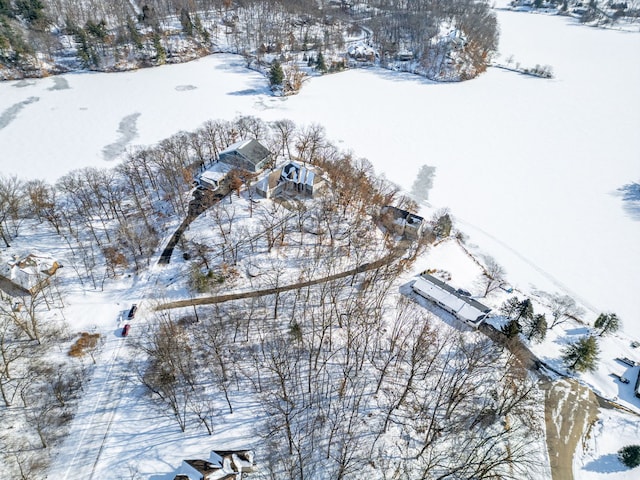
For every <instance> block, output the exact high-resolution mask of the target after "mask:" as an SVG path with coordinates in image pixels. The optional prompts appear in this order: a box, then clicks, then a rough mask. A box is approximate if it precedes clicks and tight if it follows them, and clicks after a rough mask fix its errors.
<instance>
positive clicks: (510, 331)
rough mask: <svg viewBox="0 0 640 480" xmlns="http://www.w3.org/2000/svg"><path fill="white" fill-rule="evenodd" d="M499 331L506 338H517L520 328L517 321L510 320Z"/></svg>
mask: <svg viewBox="0 0 640 480" xmlns="http://www.w3.org/2000/svg"><path fill="white" fill-rule="evenodd" d="M500 330H501V331H502V333H504V334H505V335H506V336H507V338H514V337H517V336H518V334H519V333H520V332H521V331H522V328H521V327H520V324H519V323H518V321H517V320H510V321H509V323H507V324H506V325H503V326H502V328H501V329H500Z"/></svg>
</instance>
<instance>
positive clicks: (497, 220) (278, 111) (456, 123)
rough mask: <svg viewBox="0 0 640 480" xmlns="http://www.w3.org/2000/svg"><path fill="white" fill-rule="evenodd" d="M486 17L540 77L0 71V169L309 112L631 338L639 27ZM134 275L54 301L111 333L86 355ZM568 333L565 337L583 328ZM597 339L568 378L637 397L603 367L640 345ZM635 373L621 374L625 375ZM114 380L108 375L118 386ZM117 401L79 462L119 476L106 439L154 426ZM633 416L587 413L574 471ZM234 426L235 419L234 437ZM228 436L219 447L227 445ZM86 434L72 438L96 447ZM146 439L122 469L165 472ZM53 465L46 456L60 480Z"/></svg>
mask: <svg viewBox="0 0 640 480" xmlns="http://www.w3.org/2000/svg"><path fill="white" fill-rule="evenodd" d="M498 15H499V20H500V25H501V32H502V37H501V52H502V54H503V55H502V60H504V59H505V58H506V57H508V56H510V55H513V57H514V60H515V61H516V62H520V63H521V65H522V66H534V65H535V64H541V65H545V64H548V65H551V66H552V68H553V71H554V74H555V78H554V79H552V80H543V79H538V78H533V77H527V76H523V75H520V74H517V73H513V72H508V71H504V70H500V69H490V70H489V71H488V72H487V73H486V74H484V75H482V76H481V77H480V78H478V79H476V80H473V81H470V82H465V83H462V84H434V83H432V82H429V81H426V80H424V79H421V78H417V77H413V76H410V75H401V74H397V73H393V72H388V71H384V70H379V69H367V70H352V71H347V72H344V73H341V74H337V75H331V76H325V77H321V78H314V79H312V80H309V81H308V82H307V84H306V85H305V87H304V88H303V90H302V92H301V93H300V94H299V95H297V96H295V97H289V98H286V99H282V98H275V97H271V96H269V94H268V90H267V84H266V80H265V79H264V78H263V77H261V76H260V75H258V74H256V73H255V72H251V71H247V70H245V69H244V67H243V65H244V63H243V60H242V59H241V58H239V57H233V56H229V55H221V56H212V57H207V58H204V59H201V60H198V61H195V62H191V63H188V64H182V65H172V66H165V67H160V68H157V69H151V70H140V71H138V72H128V73H120V74H90V73H87V74H72V75H65V76H62V77H59V78H57V79H42V80H29V81H25V82H9V83H4V84H0V172H1V173H2V174H5V175H7V174H18V175H20V176H21V177H24V178H45V179H48V180H51V181H54V180H55V179H56V178H58V177H59V176H61V175H63V174H64V173H66V172H67V171H69V170H70V169H73V168H79V167H82V166H86V165H97V166H109V165H112V164H113V161H117V160H114V158H115V157H114V155H116V154H117V152H118V151H121V150H122V149H123V148H125V147H126V146H128V145H135V144H150V143H154V142H156V141H159V140H161V139H162V138H165V137H167V136H169V135H170V134H172V133H175V132H176V131H179V130H191V129H194V128H196V127H198V126H199V125H200V124H201V123H202V122H204V121H205V120H207V119H210V118H214V119H215V118H233V117H235V116H237V115H239V114H244V115H247V114H250V115H256V116H260V117H262V118H264V119H266V120H275V119H280V118H291V119H292V120H294V121H296V122H298V123H309V122H318V123H320V124H322V125H324V126H325V127H326V129H327V132H328V134H329V137H330V138H333V139H335V140H336V141H339V142H341V143H340V144H341V145H343V146H344V147H345V148H348V149H352V150H353V151H354V152H355V154H356V155H358V156H363V157H367V158H369V159H370V160H371V161H372V163H373V164H374V166H375V168H376V170H377V171H379V172H383V173H384V174H385V175H386V176H387V177H388V178H389V179H391V180H393V181H394V182H397V183H398V184H399V185H401V186H402V187H403V188H405V189H407V190H409V189H410V188H411V185H412V183H413V180H414V178H415V175H416V173H417V171H418V169H419V168H420V166H422V165H424V164H427V165H430V166H435V167H436V178H435V184H434V188H433V190H432V191H431V195H430V200H431V204H432V205H434V206H438V207H440V206H448V207H450V208H451V209H452V212H453V214H454V216H455V217H456V219H457V221H458V226H459V227H460V228H461V229H462V230H463V231H465V233H467V234H468V235H469V237H470V243H471V244H477V245H478V247H479V250H481V251H483V252H487V253H489V254H491V255H492V256H494V257H495V258H496V259H498V261H499V262H500V263H501V264H502V265H503V266H504V267H505V268H506V270H507V274H508V277H509V281H510V282H511V283H512V284H514V286H516V287H518V288H519V289H521V290H523V291H531V290H532V289H533V288H536V289H539V290H545V291H548V292H560V293H563V294H569V295H571V296H573V297H574V298H575V299H576V300H577V301H579V302H580V303H582V304H583V305H584V306H585V307H587V308H589V309H590V311H589V313H588V315H587V318H586V319H587V320H590V321H592V320H593V319H595V317H596V315H597V314H598V313H599V312H600V311H614V312H616V313H617V314H618V315H619V316H620V317H621V318H622V320H623V322H624V330H625V334H626V335H627V336H632V337H635V338H638V339H640V316H639V314H638V311H637V307H636V305H635V302H636V298H637V292H638V290H639V288H640V268H638V266H639V265H640V249H639V248H638V245H640V213H638V212H637V211H636V214H635V215H634V214H633V210H628V209H627V210H625V209H624V208H623V206H624V205H623V200H622V198H621V196H620V195H619V194H618V193H617V189H618V188H620V187H621V186H623V185H625V184H628V183H631V182H634V181H635V182H637V181H640V157H639V154H638V152H640V137H638V135H637V132H638V131H639V130H640V95H639V94H638V90H637V85H639V84H640V63H639V62H637V61H636V60H635V59H636V58H637V54H638V52H639V51H640V34H638V33H629V32H620V31H612V30H601V29H594V28H589V27H585V26H578V25H577V24H575V23H574V21H573V20H570V19H567V18H561V17H554V16H546V15H530V14H524V13H515V12H507V11H501V12H499V14H498ZM61 79H62V80H64V81H62V80H61ZM67 86H68V87H69V88H65V87H67ZM425 211H427V210H426V209H425ZM472 248H473V247H472ZM446 249H450V250H448V251H447V250H446ZM479 250H477V251H479ZM452 260H453V262H452ZM464 262H465V260H464V257H462V256H460V253H459V251H456V250H455V249H451V246H446V247H445V246H444V245H443V248H442V249H441V250H436V251H434V253H433V255H432V256H430V257H427V258H426V259H425V266H424V268H427V267H432V266H433V265H434V264H435V265H436V266H437V268H443V269H449V270H451V271H452V272H453V279H452V281H453V282H454V283H457V284H456V286H461V287H469V286H470V284H471V285H472V283H473V279H474V278H475V277H476V275H477V273H476V271H475V270H474V267H469V266H464V267H463V266H461V265H463V264H464ZM456 272H460V273H456ZM169 273H170V272H165V274H167V275H168V274H169ZM153 281H154V282H155V280H153ZM161 281H163V282H165V283H167V282H169V281H170V280H169V278H166V279H164V278H163V279H162V280H161ZM138 287H140V285H138V286H137V287H135V286H134V287H130V285H128V284H126V285H123V286H121V287H119V289H117V290H113V292H112V294H110V295H108V296H106V297H105V296H104V294H100V298H96V299H95V301H94V299H93V298H94V297H97V296H98V295H97V294H91V293H82V294H81V295H78V296H77V297H76V298H72V299H71V302H70V306H69V307H68V309H66V310H65V316H66V317H67V318H69V319H82V320H81V322H80V324H78V325H72V327H75V328H77V329H78V330H81V329H90V327H91V326H92V325H95V324H99V325H100V328H101V330H104V329H107V328H111V329H112V336H113V338H109V339H107V340H106V345H105V348H104V349H103V351H102V354H103V355H105V356H106V357H105V358H112V357H110V356H113V355H116V356H118V355H120V353H118V352H120V351H121V350H120V348H119V347H120V344H121V343H123V342H121V340H123V339H121V338H117V337H116V335H117V332H118V330H117V328H118V311H120V310H124V309H126V308H127V307H128V303H129V302H130V301H133V300H137V299H138V298H140V295H142V294H143V292H141V291H140V290H139V288H138ZM130 288H132V289H131V290H129V289H130ZM136 288H137V290H136ZM134 291H135V292H137V293H136V294H135V295H137V297H136V298H135V299H131V298H130V296H131V295H134V294H133V292H134ZM498 300H499V299H498V298H496V299H494V302H497V303H499V302H498ZM119 302H120V304H118V303H119ZM123 302H124V303H123ZM74 309H76V310H77V311H76V310H74ZM96 312H98V313H97V314H96ZM141 314H142V320H144V310H143V311H142V312H141ZM134 328H135V325H134ZM580 328H582V327H575V328H573V330H574V331H573V332H572V333H571V334H573V335H578V334H580V333H583V332H582V330H580V331H578V330H579V329H580ZM565 333H566V332H565ZM565 341H566V338H564V339H561V338H560V337H552V338H550V339H549V341H547V342H545V343H544V344H542V346H540V347H538V350H537V351H536V353H537V354H539V355H541V356H543V357H545V356H546V357H548V358H553V357H554V356H557V353H558V352H559V349H560V348H561V346H562V343H564V342H565ZM602 344H603V350H604V352H603V363H602V365H601V368H600V369H599V370H598V372H596V373H595V374H593V375H591V376H587V377H585V380H586V381H587V382H588V383H589V384H590V385H594V386H596V389H597V390H598V391H599V392H600V393H602V394H603V395H605V396H608V397H613V396H617V397H619V399H620V400H621V402H623V403H626V404H629V405H635V406H636V408H637V406H638V403H637V399H635V398H633V396H632V395H631V390H629V389H630V388H631V386H619V385H618V384H617V383H616V382H614V381H613V380H612V379H611V378H610V377H608V373H609V372H610V371H614V372H615V373H621V372H620V370H624V369H623V367H622V365H620V364H617V363H616V361H615V360H613V357H614V356H617V355H618V354H619V353H621V352H622V353H623V354H624V355H623V356H630V357H632V358H634V355H635V359H636V360H640V353H636V352H635V351H634V350H631V349H630V347H628V339H627V338H623V337H612V338H610V339H605V340H604V341H603V342H602ZM122 355H124V356H125V357H126V353H123V354H122ZM605 357H606V358H605ZM104 365H105V366H108V365H109V362H104ZM637 368H638V367H635V369H629V370H633V371H629V372H627V371H626V370H625V371H624V372H622V373H624V374H625V375H626V376H629V377H632V376H633V375H635V374H636V373H637ZM124 373H125V372H114V373H111V372H109V371H108V370H104V371H100V372H99V374H100V375H98V376H97V377H96V378H95V379H94V380H97V381H100V382H104V383H103V384H102V385H99V384H96V385H95V386H93V385H92V386H90V387H89V388H90V389H95V390H96V391H99V390H100V388H102V386H104V388H112V387H111V386H110V385H111V383H109V382H111V381H112V379H113V378H115V377H113V376H112V375H115V376H116V377H119V375H121V374H124ZM99 387H100V388H99ZM129 387H130V386H124V387H123V386H118V387H117V388H121V389H122V391H121V393H122V395H123V396H125V397H126V398H127V399H133V398H136V396H137V394H136V393H135V392H133V391H129V390H132V388H129ZM627 387H628V388H627ZM113 388H116V387H113ZM618 388H619V389H620V390H619V391H618ZM87 398H89V396H87ZM95 400H96V399H95V397H93V398H92V400H91V401H95ZM87 401H88V400H87ZM124 401H125V405H126V407H125V408H122V405H121V406H120V407H119V408H118V410H117V414H116V415H117V416H116V417H115V419H114V418H112V417H107V418H105V419H103V420H104V421H105V422H110V424H111V425H115V426H114V427H113V428H114V429H112V430H111V431H110V435H109V437H108V438H106V437H105V438H106V442H107V444H106V445H107V446H108V447H109V448H106V449H105V450H104V451H105V452H108V458H106V460H105V461H104V462H103V463H101V464H99V465H98V466H97V470H96V472H97V473H100V472H102V473H105V472H106V471H108V470H107V469H108V468H110V467H112V466H113V465H118V464H120V465H121V466H123V470H122V471H123V472H124V471H125V470H124V468H125V467H126V465H127V464H128V463H129V462H133V458H130V457H131V455H130V454H128V453H127V451H126V450H122V444H121V443H120V444H118V442H117V438H118V437H119V436H121V435H128V434H129V433H127V432H130V431H131V427H132V426H135V428H136V429H138V430H137V431H138V432H139V434H138V437H137V438H138V439H139V441H140V442H141V444H145V445H148V444H147V443H145V441H146V440H145V439H146V438H147V437H145V435H152V434H157V432H156V431H154V429H151V430H145V429H148V428H149V424H150V423H154V422H155V423H156V424H157V425H158V426H157V428H159V429H162V428H165V426H166V422H164V423H163V421H162V419H161V418H153V416H154V413H153V412H149V411H146V410H145V409H144V408H141V407H139V406H136V405H129V404H127V403H126V401H127V400H126V399H125V400H124ZM633 402H635V404H634V403H633ZM83 408H84V409H85V410H82V409H83ZM90 408H95V404H94V405H81V410H80V415H82V414H83V412H85V411H89V409H90ZM125 420H126V421H125ZM127 421H128V422H129V424H128V425H127ZM249 422H250V420H247V423H249ZM223 428H224V427H223ZM634 428H635V430H634ZM637 429H638V420H637V418H634V417H629V416H620V415H619V414H617V413H615V412H605V413H604V414H603V417H602V424H598V425H596V427H595V428H594V431H593V437H592V440H590V442H588V446H589V448H590V449H588V450H586V451H585V452H584V453H580V455H578V457H576V459H575V462H574V469H575V471H576V475H577V478H588V479H591V478H615V479H631V478H634V476H633V475H632V473H633V472H629V471H622V467H621V466H620V465H619V464H615V459H612V455H613V453H614V452H615V451H617V449H618V448H620V447H621V446H623V445H625V444H628V443H632V442H634V441H635V442H636V443H637V438H638V430H637ZM82 431H83V432H86V429H84V430H82ZM618 431H620V434H618ZM625 432H626V433H625ZM248 434H249V430H248V429H247V430H246V431H244V430H241V431H239V435H241V436H242V435H244V438H245V439H246V437H247V435H248ZM178 437H180V435H176V436H175V438H173V439H171V440H169V439H168V440H167V441H173V440H175V441H176V442H179V447H178V446H177V444H173V445H172V448H171V450H173V451H179V455H178V456H176V458H182V457H181V456H182V454H184V455H187V456H188V455H197V456H204V455H207V454H208V447H207V446H204V445H202V443H201V437H200V438H199V437H196V436H194V437H189V438H183V437H180V438H178ZM83 438H84V437H83ZM229 438H230V444H229V445H226V446H228V447H229V448H232V447H234V446H241V445H240V444H235V443H234V439H232V438H231V437H229ZM99 440H100V439H95V442H94V441H93V440H91V439H88V440H87V442H90V443H91V444H92V445H94V446H95V445H100V446H102V444H101V443H99ZM71 441H77V439H76V440H71ZM237 441H238V440H237V439H236V440H235V442H237ZM240 443H241V442H240ZM153 448H154V449H155V450H154V451H153V452H149V455H148V457H146V458H148V459H150V460H145V462H150V463H149V464H146V463H145V464H142V465H138V466H137V467H136V468H139V469H140V472H144V473H149V472H169V471H171V470H172V468H173V467H175V462H174V461H173V460H170V461H169V463H168V464H164V463H163V462H166V461H167V460H166V453H167V448H166V446H156V447H153ZM76 450H77V449H76ZM72 453H73V448H71V450H70V454H72ZM69 458H70V457H63V460H69ZM74 458H75V457H74ZM153 459H156V460H157V462H160V463H163V464H162V465H161V466H159V465H158V464H152V463H153V461H154V460H153ZM93 467H94V466H93V465H91V468H93ZM127 468H128V467H127ZM60 469H64V466H62V465H58V466H54V472H58V473H60V478H64V472H63V470H60ZM52 478H53V477H52ZM69 478H71V477H69ZM153 478H154V479H156V480H159V479H160V478H165V476H156V477H153ZM166 478H169V477H168V474H167V477H166Z"/></svg>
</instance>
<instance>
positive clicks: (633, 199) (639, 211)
mask: <svg viewBox="0 0 640 480" xmlns="http://www.w3.org/2000/svg"><path fill="white" fill-rule="evenodd" d="M618 193H619V194H620V195H621V197H622V202H623V203H622V208H623V209H624V211H625V212H626V214H627V215H629V216H630V217H631V218H632V219H633V220H637V221H640V183H636V182H633V183H628V184H627V185H624V186H622V187H620V188H619V189H618Z"/></svg>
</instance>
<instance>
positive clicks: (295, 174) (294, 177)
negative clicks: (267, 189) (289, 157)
mask: <svg viewBox="0 0 640 480" xmlns="http://www.w3.org/2000/svg"><path fill="white" fill-rule="evenodd" d="M282 177H283V178H284V179H285V180H287V181H290V182H295V183H302V184H304V185H309V186H313V184H314V183H317V182H318V181H320V180H321V179H320V178H319V177H318V179H317V180H316V174H315V172H313V170H311V169H309V168H307V167H305V166H302V165H300V164H299V163H296V162H289V163H287V164H286V165H285V166H284V167H282Z"/></svg>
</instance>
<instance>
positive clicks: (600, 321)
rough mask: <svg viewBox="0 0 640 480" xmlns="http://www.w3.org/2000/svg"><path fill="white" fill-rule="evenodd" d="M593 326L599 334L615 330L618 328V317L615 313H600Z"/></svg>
mask: <svg viewBox="0 0 640 480" xmlns="http://www.w3.org/2000/svg"><path fill="white" fill-rule="evenodd" d="M594 326H595V327H596V328H597V329H598V330H600V333H599V336H600V337H601V336H603V335H606V334H607V333H614V332H617V331H618V329H619V328H620V319H619V318H618V316H617V315H616V314H615V313H601V314H600V315H599V316H598V318H597V319H596V323H595V324H594Z"/></svg>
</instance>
